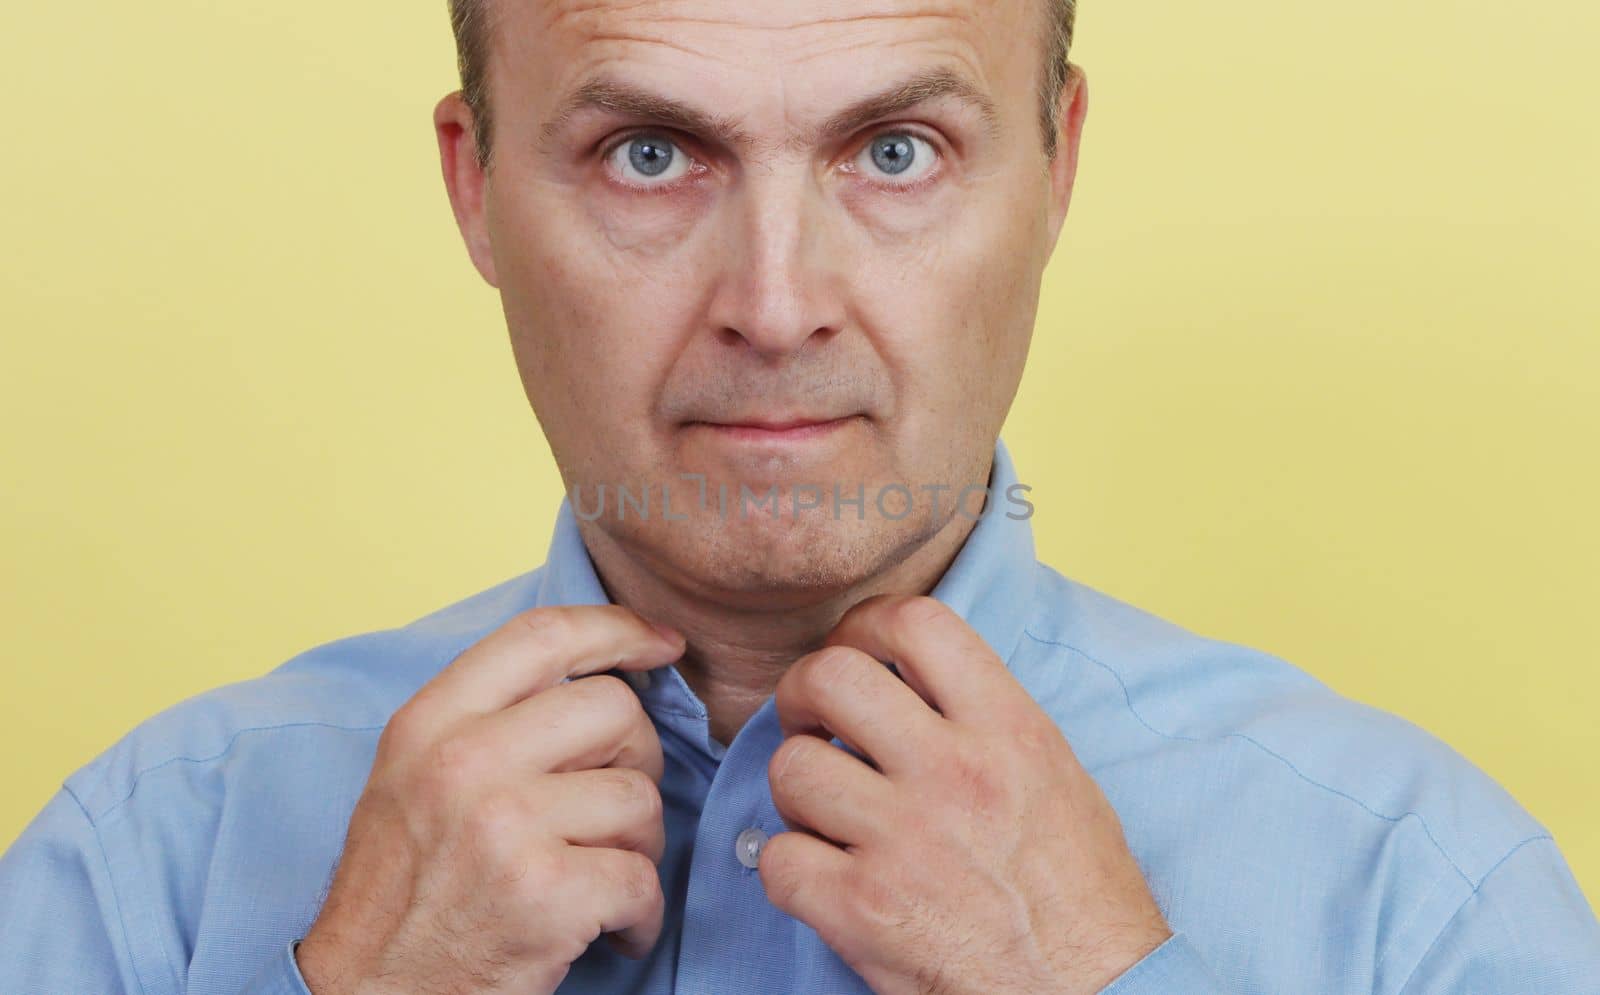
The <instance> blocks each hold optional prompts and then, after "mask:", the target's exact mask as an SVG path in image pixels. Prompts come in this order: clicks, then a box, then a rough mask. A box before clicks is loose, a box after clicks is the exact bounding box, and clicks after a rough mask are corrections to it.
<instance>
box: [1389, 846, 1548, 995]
mask: <svg viewBox="0 0 1600 995" xmlns="http://www.w3.org/2000/svg"><path fill="white" fill-rule="evenodd" d="M1539 840H1549V841H1550V842H1552V843H1554V842H1555V837H1554V836H1552V835H1550V834H1549V833H1537V834H1535V835H1533V836H1529V837H1528V838H1527V839H1525V840H1522V841H1521V842H1520V843H1517V844H1516V845H1515V846H1513V847H1512V848H1511V849H1509V850H1507V851H1506V852H1505V854H1504V855H1503V856H1502V857H1501V858H1500V859H1499V860H1497V861H1495V862H1494V866H1493V867H1490V868H1489V869H1488V870H1487V871H1484V872H1483V877H1481V878H1479V879H1478V883H1477V884H1475V885H1473V886H1472V890H1471V891H1470V892H1468V893H1467V894H1466V896H1465V897H1464V898H1462V899H1461V904H1459V905H1457V906H1456V909H1455V911H1454V912H1452V913H1450V918H1448V919H1446V920H1445V921H1444V924H1443V925H1442V926H1440V927H1439V931H1438V932H1437V933H1435V934H1434V936H1433V939H1432V940H1431V941H1430V942H1429V943H1428V946H1427V947H1426V949H1424V950H1423V951H1422V956H1420V957H1418V958H1417V962H1416V963H1415V964H1414V965H1412V967H1411V972H1410V973H1409V974H1407V975H1406V980H1405V981H1403V982H1401V983H1400V987H1399V988H1398V989H1397V990H1396V991H1397V995H1405V990H1406V989H1407V988H1409V987H1411V981H1412V979H1413V978H1415V977H1416V976H1417V972H1418V971H1420V970H1422V965H1423V964H1426V963H1427V962H1428V955H1429V954H1431V953H1433V948H1434V947H1436V946H1438V945H1439V941H1440V940H1442V939H1444V934H1445V933H1447V932H1449V931H1450V927H1451V926H1452V925H1454V924H1455V921H1456V919H1458V918H1459V917H1460V916H1461V913H1462V912H1464V911H1466V908H1467V903H1469V902H1471V901H1472V899H1473V898H1474V897H1476V896H1477V894H1478V892H1479V891H1480V890H1482V888H1483V886H1484V885H1485V884H1486V883H1488V881H1489V876H1490V875H1491V874H1493V873H1494V872H1495V871H1497V870H1499V869H1500V866H1501V865H1502V864H1504V863H1505V862H1506V861H1508V860H1510V859H1511V855H1512V854H1514V853H1516V852H1517V851H1518V850H1520V849H1522V848H1523V847H1525V846H1527V845H1528V844H1529V843H1534V842H1537V841H1539Z"/></svg>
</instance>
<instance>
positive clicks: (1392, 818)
mask: <svg viewBox="0 0 1600 995" xmlns="http://www.w3.org/2000/svg"><path fill="white" fill-rule="evenodd" d="M1023 631H1024V632H1025V633H1026V634H1027V635H1028V636H1029V637H1030V638H1032V639H1033V640H1034V641H1036V642H1040V643H1044V644H1046V645H1050V646H1059V647H1061V648H1062V649H1066V650H1071V651H1072V652H1073V653H1076V654H1078V655H1079V656H1081V657H1083V658H1084V659H1085V660H1088V661H1089V662H1090V663H1093V664H1095V665H1096V666H1098V667H1100V668H1102V669H1103V670H1105V671H1106V673H1108V674H1110V675H1111V676H1112V677H1113V678H1115V679H1116V682H1117V685H1118V686H1119V687H1120V688H1122V697H1123V701H1124V702H1125V703H1126V704H1127V706H1128V713H1129V714H1130V715H1132V716H1133V717H1134V718H1135V719H1136V720H1138V722H1139V724H1140V725H1142V726H1144V727H1145V728H1146V729H1148V730H1150V731H1151V732H1153V733H1155V734H1156V735H1157V736H1161V737H1162V738H1164V739H1175V740H1181V741H1184V742H1190V743H1206V742H1214V741H1216V740H1221V739H1241V740H1244V741H1245V742H1247V743H1249V744H1250V745H1252V746H1254V747H1255V748H1256V749H1258V750H1260V751H1261V752H1263V753H1265V754H1267V755H1268V756H1270V757H1272V758H1273V759H1275V760H1277V761H1278V762H1279V763H1281V764H1283V765H1284V766H1285V767H1287V768H1289V770H1291V771H1293V772H1294V774H1295V776H1296V777H1299V778H1300V779H1301V780H1302V781H1305V782H1306V783H1307V784H1310V785H1312V786H1314V787H1318V788H1321V789H1322V790H1323V791H1326V792H1328V793H1329V794H1333V795H1337V796H1338V797H1340V798H1343V799H1345V800H1346V801H1349V802H1353V803H1354V804H1356V805H1357V806H1359V807H1360V808H1361V809H1362V810H1363V811H1365V812H1367V813H1369V814H1371V815H1373V816H1376V817H1377V818H1379V819H1382V820H1384V821H1385V822H1392V823H1400V822H1402V821H1404V820H1405V818H1406V817H1407V816H1412V817H1414V818H1415V819H1416V820H1417V823H1418V824H1419V825H1421V826H1422V832H1423V835H1425V836H1427V837H1428V842H1429V843H1432V844H1433V848H1434V849H1435V850H1436V851H1438V853H1439V856H1440V857H1442V858H1443V859H1444V862H1445V863H1447V864H1449V865H1450V868H1451V870H1453V871H1455V872H1456V875H1457V876H1459V877H1460V878H1461V880H1462V881H1463V882H1464V883H1465V884H1467V885H1468V886H1469V887H1471V886H1472V878H1471V877H1469V876H1468V875H1467V872H1466V871H1464V870H1462V869H1461V866H1460V865H1459V864H1457V863H1456V862H1455V861H1454V860H1452V859H1451V857H1450V854H1448V853H1446V852H1445V849H1444V847H1443V846H1442V845H1440V843H1439V840H1438V839H1437V838H1436V837H1435V836H1434V835H1433V830H1432V829H1430V828H1429V827H1428V820H1427V819H1425V818H1423V817H1422V814H1421V813H1420V812H1417V811H1415V810H1413V809H1408V810H1406V811H1405V812H1402V813H1401V814H1399V815H1385V814H1384V813H1382V812H1379V811H1378V810H1377V809H1375V808H1373V807H1372V806H1370V805H1368V804H1367V803H1366V802H1364V801H1362V800H1361V799H1359V798H1357V797H1355V796H1354V795H1351V794H1347V793H1346V792H1343V791H1340V790H1339V789H1338V788H1335V787H1332V786H1331V785H1327V784H1323V783H1322V782H1320V781H1317V780H1314V779H1312V778H1310V777H1308V776H1307V775H1306V774H1305V773H1304V772H1302V771H1301V770H1300V768H1298V767H1296V766H1295V765H1294V763H1293V761H1291V760H1289V758H1288V757H1285V756H1283V755H1282V754H1281V753H1278V752H1276V751H1275V750H1273V749H1271V748H1270V747H1268V746H1266V745H1265V744H1263V743H1262V742H1261V741H1260V740H1258V739H1256V738H1255V737H1253V736H1250V735H1248V734H1246V733H1242V732H1225V733H1223V734H1222V735H1220V736H1212V737H1202V736H1182V735H1178V734H1176V733H1169V732H1163V731H1161V730H1160V729H1157V728H1156V727H1155V726H1153V725H1151V724H1150V723H1149V722H1148V721H1146V720H1145V717H1144V716H1143V715H1140V714H1139V710H1138V709H1137V708H1135V707H1134V706H1133V695H1132V694H1131V693H1130V692H1129V691H1128V684H1127V682H1126V681H1124V680H1123V679H1122V675H1121V674H1119V673H1118V672H1117V671H1116V669H1115V668H1113V667H1112V666H1111V665H1110V664H1107V663H1105V662H1104V661H1102V660H1098V659H1096V658H1095V657H1093V656H1090V655H1089V654H1088V653H1085V652H1084V651H1083V650H1081V649H1079V648H1078V647H1076V646H1073V645H1072V644H1070V643H1064V642H1060V641H1058V640H1054V639H1046V638H1044V637H1043V636H1040V635H1037V634H1035V633H1034V632H1033V631H1032V630H1031V629H1024V630H1023ZM1533 838H1534V839H1537V838H1538V837H1533ZM1519 845H1520V844H1519ZM1502 859H1503V858H1502ZM1496 866H1498V864H1497V865H1496Z"/></svg>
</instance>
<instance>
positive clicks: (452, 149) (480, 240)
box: [433, 90, 500, 288]
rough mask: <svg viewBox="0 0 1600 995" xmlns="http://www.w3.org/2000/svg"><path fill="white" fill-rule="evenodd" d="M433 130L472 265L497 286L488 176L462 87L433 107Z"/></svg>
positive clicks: (452, 204) (451, 205) (492, 284)
mask: <svg viewBox="0 0 1600 995" xmlns="http://www.w3.org/2000/svg"><path fill="white" fill-rule="evenodd" d="M433 130H434V132H435V134H437V136H438V138H439V164H440V165H441V166H442V167H443V168H444V185H445V189H446V190H447V191H448V192H449V194H450V209H451V210H452V211H454V212H455V216H456V227H457V228H459V229H461V237H462V238H463V239H465V240H466V243H467V254H468V255H469V256H471V257H472V265H473V266H475V267H477V269H478V273H479V274H481V275H482V276H483V278H484V279H485V280H486V281H488V283H489V285H490V286H491V287H496V288H498V287H499V286H500V284H499V282H498V278H497V276H496V275H495V268H494V252H493V251H492V246H491V243H490V239H489V226H488V222H487V219H486V218H485V216H484V206H483V205H484V189H485V187H486V185H487V182H488V178H487V177H486V176H485V174H484V171H483V169H482V167H480V166H479V165H478V153H477V142H476V139H475V137H474V135H473V122H472V109H471V108H470V107H468V106H467V102H466V101H465V100H463V99H462V98H461V91H460V90H457V91H456V92H454V93H451V94H449V95H448V96H446V97H445V98H444V99H443V100H440V101H439V103H438V105H437V106H436V107H434V109H433Z"/></svg>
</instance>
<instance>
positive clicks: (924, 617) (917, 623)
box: [888, 594, 950, 632]
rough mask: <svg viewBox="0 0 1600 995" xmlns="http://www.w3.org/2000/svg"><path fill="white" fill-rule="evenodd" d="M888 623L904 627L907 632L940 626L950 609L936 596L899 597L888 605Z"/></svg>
mask: <svg viewBox="0 0 1600 995" xmlns="http://www.w3.org/2000/svg"><path fill="white" fill-rule="evenodd" d="M888 613H889V624H890V625H891V626H895V627H904V628H905V629H906V631H908V632H918V631H921V630H923V629H926V628H929V627H933V626H941V625H943V624H944V623H945V621H946V620H947V619H948V618H949V615H950V609H949V608H948V607H947V606H946V605H945V603H944V602H942V601H940V600H939V599H938V598H935V597H931V596H929V595H926V594H918V595H914V596H912V597H908V598H901V599H898V600H896V601H894V602H892V603H891V604H890V605H889V606H888Z"/></svg>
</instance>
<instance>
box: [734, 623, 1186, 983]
mask: <svg viewBox="0 0 1600 995" xmlns="http://www.w3.org/2000/svg"><path fill="white" fill-rule="evenodd" d="M880 661H883V662H880ZM884 663H893V664H894V665H895V668H896V669H897V670H898V672H899V674H900V678H901V679H897V678H896V677H895V674H894V673H893V672H891V671H890V670H889V668H888V667H886V666H884ZM776 698H777V709H778V716H779V722H780V725H781V726H782V729H783V732H784V735H785V737H786V738H785V740H784V742H783V743H782V744H781V745H780V746H779V748H778V749H777V750H776V751H775V752H774V753H773V756H772V760H771V763H770V765H769V766H768V771H767V773H768V779H769V781H770V783H771V787H772V798H773V801H774V803H775V804H776V806H777V809H778V813H779V814H780V815H782V816H783V819H784V821H785V822H786V823H787V824H788V826H789V827H790V829H791V830H792V831H790V832H784V833H778V834H777V835H775V836H773V837H772V838H771V839H770V840H768V841H767V843H766V846H765V848H764V849H763V850H762V851H761V856H760V864H759V868H760V873H761V879H762V883H763V885H764V887H765V888H766V891H767V895H768V898H769V899H770V900H771V901H772V903H773V904H774V905H775V906H777V907H778V908H779V909H782V910H783V911H784V912H786V913H788V914H789V915H791V916H794V917H795V918H796V919H799V920H800V921H802V922H804V923H806V924H807V925H809V926H810V927H811V928H812V929H814V930H816V931H817V934H818V936H819V937H821V939H822V940H823V942H825V943H826V944H827V945H828V946H829V947H830V948H832V949H833V950H834V951H835V952H836V953H838V954H839V956H840V957H841V958H843V959H844V960H845V962H846V963H848V964H849V965H850V966H851V968H853V969H854V970H855V971H856V973H857V974H859V975H861V977H862V978H863V979H864V980H865V981H866V982H867V984H869V985H870V986H871V987H872V990H873V991H874V992H876V993H877V995H957V993H962V995H965V993H972V995H979V993H982V995H1009V993H1016V995H1022V993H1027V995H1037V993H1046V992H1047V993H1051V995H1067V993H1079V992H1082V993H1086V995H1087V993H1093V992H1098V991H1100V990H1101V989H1102V988H1103V987H1105V986H1106V985H1107V984H1109V983H1110V982H1111V981H1113V980H1115V979H1116V978H1117V977H1118V976H1119V975H1121V974H1122V973H1123V972H1125V971H1126V970H1127V969H1128V968H1129V967H1131V966H1132V965H1133V964H1134V963H1136V962H1137V961H1139V960H1140V959H1141V958H1143V957H1144V955H1145V954H1147V953H1149V952H1150V951H1151V950H1154V949H1155V948H1156V947H1157V946H1159V945H1160V944H1161V943H1162V942H1163V941H1165V940H1166V938H1167V937H1169V936H1171V935H1172V930H1171V929H1170V928H1169V927H1168V925H1167V923H1166V921H1165V919H1164V917H1163V915H1162V913H1161V910H1160V908H1159V906H1157V904H1156V902H1155V899H1154V898H1153V896H1152V895H1151V893H1150V890H1149V888H1148V886H1147V884H1146V882H1145V879H1144V875H1143V873H1142V872H1141V870H1140V868H1139V866H1138V864H1137V863H1136V862H1135V860H1134V858H1133V855H1132V853H1131V852H1130V851H1129V849H1128V846H1127V842H1126V840H1125V839H1124V838H1123V834H1122V825H1121V822H1120V821H1119V820H1118V818H1117V814H1116V812H1115V811H1114V810H1113V809H1112V807H1111V804H1110V803H1109V802H1108V801H1107V800H1106V798H1105V795H1104V794H1103V793H1102V792H1101V791H1100V787H1099V785H1097V784H1096V783H1095V781H1094V779H1093V778H1092V777H1090V776H1089V774H1088V772H1087V771H1085V770H1084V769H1083V767H1082V766H1081V765H1080V764H1079V763H1078V760H1077V757H1076V756H1075V755H1074V753H1073V751H1072V748H1071V746H1070V745H1069V744H1068V743H1067V741H1066V738H1065V737H1064V736H1062V734H1061V731H1060V730H1059V729H1058V728H1057V727H1056V724H1055V722H1054V720H1052V719H1051V718H1050V716H1049V715H1048V714H1046V713H1045V712H1044V710H1043V709H1041V708H1040V707H1039V705H1038V703H1037V702H1035V701H1034V700H1033V699H1032V698H1031V697H1030V696H1029V695H1028V693H1027V691H1026V690H1025V689H1024V688H1023V687H1022V685H1021V684H1019V683H1018V682H1017V680H1016V678H1015V677H1014V676H1013V675H1012V674H1011V672H1010V671H1009V670H1008V669H1007V668H1006V665H1005V663H1004V662H1003V661H1002V660H1001V659H1000V658H999V656H998V655H997V654H996V653H995V652H994V651H993V650H992V649H991V648H990V647H989V645H988V644H987V643H986V642H984V640H983V638H982V637H981V636H979V635H978V633H977V632H975V631H974V630H973V629H972V628H971V627H970V626H969V625H967V623H966V621H965V620H964V619H962V618H961V617H960V616H959V615H957V614H956V613H955V612H953V611H951V610H950V609H949V608H948V607H947V606H945V605H944V604H943V603H941V602H939V601H938V600H936V599H934V598H932V597H927V596H908V595H877V596H875V597H871V598H868V599H866V600H864V601H862V602H860V603H859V604H857V605H855V606H853V607H852V608H851V609H850V610H849V611H847V612H846V613H845V615H844V617H843V618H842V619H841V620H840V622H839V624H838V626H836V627H835V628H834V630H833V632H832V633H830V634H829V636H828V638H827V640H826V641H825V642H824V645H823V647H822V648H821V649H818V650H816V651H814V652H812V653H808V654H806V655H805V656H803V657H801V658H800V659H798V660H797V661H795V663H794V664H793V665H792V666H791V667H790V668H789V670H788V671H787V672H786V673H785V674H784V675H783V677H782V679H781V680H780V681H779V682H778V686H777V691H776ZM834 737H837V738H838V739H839V741H840V742H842V743H844V744H845V745H846V746H847V747H848V748H849V749H850V750H853V751H855V753H857V754H861V755H863V756H864V757H865V758H866V759H865V760H863V759H860V758H858V757H857V756H855V755H852V754H851V753H849V752H846V751H845V750H841V749H839V748H838V747H837V746H835V745H834V744H833V743H831V742H830V741H829V740H830V739H832V738H834Z"/></svg>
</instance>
